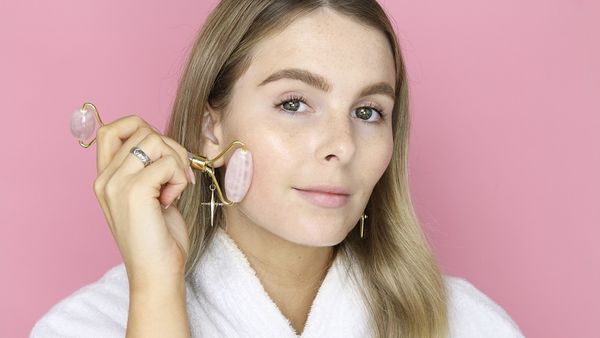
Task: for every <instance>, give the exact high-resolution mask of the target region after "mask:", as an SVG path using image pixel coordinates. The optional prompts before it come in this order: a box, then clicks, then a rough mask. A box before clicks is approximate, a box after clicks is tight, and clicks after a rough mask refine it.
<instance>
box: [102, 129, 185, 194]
mask: <svg viewBox="0 0 600 338" xmlns="http://www.w3.org/2000/svg"><path fill="white" fill-rule="evenodd" d="M137 147H139V148H140V149H142V151H143V152H144V153H145V154H146V155H147V156H148V157H149V158H150V159H151V160H152V161H155V162H156V161H158V160H159V159H161V158H162V157H166V156H170V157H172V158H173V160H174V162H175V163H174V164H173V165H174V167H176V168H174V169H177V170H179V171H181V172H183V173H184V178H185V182H183V183H184V185H183V186H182V187H180V186H179V183H180V182H177V183H176V184H175V183H173V182H169V183H167V182H161V185H162V184H166V185H165V186H164V187H162V192H161V186H160V185H159V186H155V188H156V189H157V191H158V195H157V196H156V197H158V196H162V197H161V202H165V201H168V204H170V203H171V202H172V200H171V197H172V198H173V199H174V198H175V197H177V196H178V195H179V194H180V193H181V192H182V191H183V190H184V189H185V187H186V186H187V184H188V183H189V179H188V177H187V174H186V169H187V168H186V164H184V163H182V160H181V157H180V154H178V153H177V152H176V151H175V150H174V149H173V148H171V146H169V145H168V144H167V143H166V142H165V141H164V140H163V137H162V136H160V135H158V134H156V133H150V134H148V135H146V137H144V139H143V140H141V141H140V143H139V144H138V145H137ZM152 165H154V163H152V164H151V165H149V166H148V167H146V168H149V167H150V166H152ZM143 170H146V169H145V168H144V164H143V163H142V161H140V159H138V158H137V157H136V156H134V155H133V154H130V153H128V156H126V157H125V159H124V160H123V163H122V164H121V165H120V166H119V168H118V170H117V171H116V172H115V173H114V175H113V177H114V178H116V179H117V181H120V180H121V179H120V177H125V176H129V175H133V174H136V173H137V172H140V171H143ZM163 198H164V199H163ZM163 205H167V204H165V203H163Z"/></svg>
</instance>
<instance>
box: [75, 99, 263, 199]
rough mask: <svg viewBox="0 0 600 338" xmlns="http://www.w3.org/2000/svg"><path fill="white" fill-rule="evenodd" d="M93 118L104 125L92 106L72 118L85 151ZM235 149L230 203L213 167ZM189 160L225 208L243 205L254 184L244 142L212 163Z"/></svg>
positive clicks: (199, 158)
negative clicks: (209, 180)
mask: <svg viewBox="0 0 600 338" xmlns="http://www.w3.org/2000/svg"><path fill="white" fill-rule="evenodd" d="M94 117H95V119H96V120H97V121H98V123H99V125H100V126H103V125H104V123H103V122H102V119H100V114H99V113H98V109H97V108H96V106H95V105H93V104H92V103H89V102H86V103H84V104H83V106H81V108H79V109H77V110H75V111H74V112H73V114H72V115H71V134H73V136H75V137H76V138H77V139H78V140H79V145H80V146H82V147H83V148H89V147H90V146H91V145H92V144H94V142H95V141H96V138H95V137H94V139H93V140H92V141H90V142H89V143H85V142H84V141H83V140H85V139H88V138H89V137H90V136H91V135H92V134H93V132H94V130H95V127H96V120H94ZM236 146H237V147H239V148H238V149H236V150H235V151H234V152H233V154H232V155H231V158H230V159H229V163H228V164H227V170H226V172H225V192H226V194H227V196H229V198H230V199H228V198H227V197H225V195H223V191H222V190H221V186H220V185H219V182H217V178H216V176H215V170H214V167H213V166H212V164H213V163H214V162H215V161H216V160H218V159H219V158H221V157H222V156H223V155H225V154H226V153H227V152H229V151H230V150H231V149H233V148H234V147H236ZM188 158H189V160H190V165H191V167H192V169H196V170H200V171H201V172H203V173H205V174H207V175H208V176H210V178H211V180H212V183H213V184H214V187H215V190H217V194H218V196H219V199H220V200H221V203H222V204H223V205H227V206H230V205H233V204H235V203H237V202H240V201H241V200H242V199H243V198H244V196H246V193H247V192H248V189H249V188H250V183H251V181H252V153H251V152H250V151H249V150H248V149H247V148H246V145H245V144H244V143H243V142H241V141H237V140H236V141H233V142H231V143H230V144H229V146H228V147H227V148H226V149H225V150H223V151H222V152H221V153H220V154H219V155H217V156H216V157H215V158H213V159H208V158H207V157H205V156H202V155H196V154H193V153H191V152H189V151H188ZM211 189H212V188H211ZM212 203H214V201H213V202H212Z"/></svg>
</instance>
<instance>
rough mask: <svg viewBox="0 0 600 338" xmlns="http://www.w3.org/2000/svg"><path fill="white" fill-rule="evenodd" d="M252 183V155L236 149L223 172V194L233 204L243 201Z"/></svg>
mask: <svg viewBox="0 0 600 338" xmlns="http://www.w3.org/2000/svg"><path fill="white" fill-rule="evenodd" d="M251 182H252V153H250V151H248V149H245V148H238V149H236V150H235V152H234V153H233V154H232V155H231V158H230V159H229V163H228V164H227V170H226V171H225V193H226V194H227V198H229V199H230V200H231V201H233V202H239V201H241V200H242V199H244V196H246V193H247V192H248V188H250V183H251Z"/></svg>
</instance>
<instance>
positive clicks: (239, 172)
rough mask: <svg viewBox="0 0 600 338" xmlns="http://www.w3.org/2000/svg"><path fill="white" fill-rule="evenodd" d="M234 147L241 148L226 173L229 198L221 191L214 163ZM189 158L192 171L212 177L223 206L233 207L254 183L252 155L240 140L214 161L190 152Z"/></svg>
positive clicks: (226, 190) (230, 145) (231, 160)
mask: <svg viewBox="0 0 600 338" xmlns="http://www.w3.org/2000/svg"><path fill="white" fill-rule="evenodd" d="M234 147H240V148H238V149H236V150H235V151H234V153H233V154H232V155H231V157H230V159H229V162H228V164H227V169H226V171H225V193H226V194H227V197H225V194H223V191H222V190H221V185H220V184H219V182H217V177H216V175H215V170H214V168H213V163H214V162H215V161H217V160H218V159H219V158H221V157H222V156H223V155H225V154H226V153H228V152H229V151H230V150H232V149H233V148H234ZM188 158H189V159H190V165H191V167H192V169H196V170H200V171H202V172H203V173H205V174H207V175H208V176H210V178H211V180H212V183H213V184H214V187H215V190H216V191H217V194H218V195H219V199H220V200H221V202H222V205H227V206H229V205H232V204H234V203H237V202H239V201H241V200H242V199H243V198H244V196H246V193H247V192H248V189H249V188H250V183H251V181H252V154H251V153H250V151H249V150H248V148H246V145H245V144H244V143H243V142H241V141H238V140H235V141H233V142H231V143H230V144H229V146H228V147H227V148H226V149H225V150H223V151H222V152H221V153H220V154H219V155H217V156H216V157H214V158H213V159H208V158H206V157H204V156H202V155H195V154H193V153H191V152H188Z"/></svg>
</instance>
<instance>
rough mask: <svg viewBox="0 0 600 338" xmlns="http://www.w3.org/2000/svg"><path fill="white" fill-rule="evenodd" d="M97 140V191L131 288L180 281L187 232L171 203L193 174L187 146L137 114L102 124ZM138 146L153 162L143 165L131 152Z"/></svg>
mask: <svg viewBox="0 0 600 338" xmlns="http://www.w3.org/2000/svg"><path fill="white" fill-rule="evenodd" d="M96 142H97V151H98V153H97V169H98V176H97V178H96V180H95V182H94V191H95V193H96V197H97V198H98V201H99V202H100V206H101V207H102V210H103V211H104V216H105V217H106V220H107V222H108V224H109V227H110V230H111V232H112V235H113V237H114V239H115V241H116V242H117V245H118V247H119V251H120V252H121V256H122V257H123V262H124V264H125V267H126V269H127V275H128V278H129V285H130V290H131V289H132V288H135V289H138V290H139V289H145V290H149V289H152V290H156V289H157V288H161V287H162V288H168V287H170V286H173V285H180V284H181V282H182V281H183V279H184V271H185V262H186V259H187V254H188V250H189V238H188V231H187V227H186V225H185V222H184V220H183V217H182V216H181V214H180V213H179V210H177V208H175V207H173V206H170V204H171V203H173V202H174V201H175V200H176V199H177V197H178V196H180V194H181V192H182V191H183V190H184V189H185V188H186V186H187V185H188V183H189V182H193V180H194V178H193V177H194V176H193V173H192V171H191V168H190V163H189V159H188V156H187V150H186V149H185V148H183V147H182V146H181V145H180V144H178V143H177V142H175V141H174V140H172V139H170V138H168V137H166V136H162V135H160V134H158V133H157V132H156V131H155V129H154V128H153V127H152V126H151V125H149V124H148V123H146V122H145V121H144V120H143V119H141V118H140V117H138V116H127V117H124V118H121V119H119V120H116V121H114V122H112V123H110V124H107V125H104V126H102V127H100V128H99V129H98V131H97V135H96ZM134 146H138V147H139V148H140V149H142V150H143V151H144V152H145V153H146V155H148V157H150V159H151V160H152V161H153V162H152V163H151V164H150V165H148V166H147V167H145V168H144V164H143V163H142V161H140V160H139V159H138V158H137V157H135V156H134V155H133V154H131V153H130V152H129V151H130V149H131V148H132V147H134ZM164 206H167V208H166V209H165V208H164Z"/></svg>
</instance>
